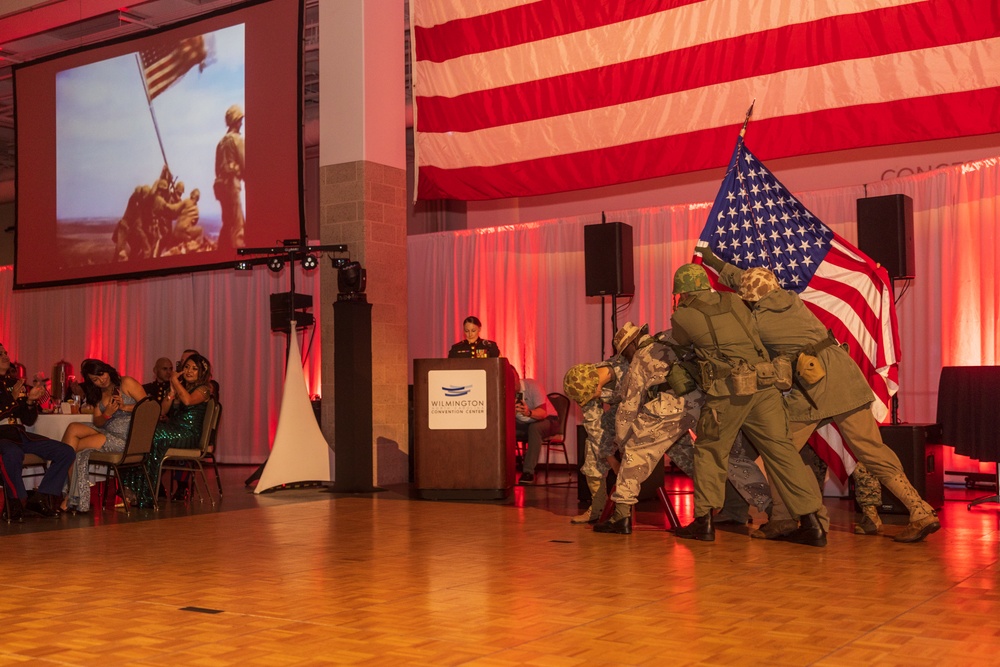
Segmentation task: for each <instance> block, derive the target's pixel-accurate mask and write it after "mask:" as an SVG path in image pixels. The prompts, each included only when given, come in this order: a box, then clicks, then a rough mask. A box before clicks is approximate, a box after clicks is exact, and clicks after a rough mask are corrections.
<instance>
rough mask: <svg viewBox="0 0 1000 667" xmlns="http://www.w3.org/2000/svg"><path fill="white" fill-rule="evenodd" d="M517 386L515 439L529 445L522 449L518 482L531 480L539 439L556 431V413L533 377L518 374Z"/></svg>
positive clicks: (539, 444) (530, 482)
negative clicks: (522, 459)
mask: <svg viewBox="0 0 1000 667" xmlns="http://www.w3.org/2000/svg"><path fill="white" fill-rule="evenodd" d="M516 374H517V372H516V371H515V375H516ZM517 386H518V391H517V398H516V400H515V402H514V418H515V422H514V425H515V427H516V433H517V439H518V440H519V441H520V442H527V443H528V449H527V451H525V453H524V472H523V473H521V479H520V480H518V484H534V483H535V466H537V465H538V455H539V454H541V452H542V440H544V439H545V438H547V437H548V436H549V435H551V434H552V433H553V432H554V431H555V429H556V426H557V422H558V417H557V416H556V411H555V409H554V408H553V407H552V404H551V403H549V399H548V397H547V396H546V394H545V391H544V390H543V389H542V387H541V386H540V385H539V384H538V383H537V382H536V381H535V380H533V379H531V378H518V385H517Z"/></svg>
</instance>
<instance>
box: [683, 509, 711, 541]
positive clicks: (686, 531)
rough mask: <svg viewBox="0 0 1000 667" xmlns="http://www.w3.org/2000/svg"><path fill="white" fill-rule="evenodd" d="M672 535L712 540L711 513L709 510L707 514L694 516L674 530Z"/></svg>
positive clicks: (687, 538) (689, 538)
mask: <svg viewBox="0 0 1000 667" xmlns="http://www.w3.org/2000/svg"><path fill="white" fill-rule="evenodd" d="M674 535H676V536H677V537H683V538H684V539H685V540H701V541H702V542H714V541H715V525H714V523H713V522H712V513H711V512H709V513H708V514H703V515H702V516H696V517H695V518H694V521H692V522H691V523H689V524H688V525H686V526H683V527H681V528H678V529H677V530H675V531H674Z"/></svg>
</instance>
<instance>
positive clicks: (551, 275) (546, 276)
mask: <svg viewBox="0 0 1000 667" xmlns="http://www.w3.org/2000/svg"><path fill="white" fill-rule="evenodd" d="M776 175H777V176H778V178H779V179H780V178H781V174H776ZM720 180H721V179H720ZM998 191H1000V166H998V160H996V159H992V160H985V161H981V162H977V163H972V164H968V165H963V166H959V167H952V168H948V169H943V170H939V171H934V172H929V173H925V174H919V175H916V176H913V177H908V178H901V179H897V180H891V181H883V182H880V183H878V184H875V185H869V186H867V195H868V196H879V195H886V194H896V193H901V194H906V195H909V196H910V197H912V198H913V202H914V236H915V238H914V245H915V249H916V279H915V280H914V281H912V284H911V285H910V287H909V289H908V290H907V291H906V292H905V293H903V290H902V288H903V285H904V283H902V282H897V283H896V293H897V298H898V299H899V300H898V303H897V306H898V313H897V314H898V318H899V327H900V335H901V347H902V355H901V359H902V362H901V364H900V385H901V389H900V392H899V399H900V400H899V403H900V418H901V420H903V421H907V422H912V423H921V422H928V423H932V422H935V421H936V411H937V383H938V377H939V375H940V370H941V367H942V366H950V365H957V366H961V365H971V366H979V365H984V366H988V365H995V364H997V363H998V351H1000V342H998V339H997V329H998V320H1000V289H998V287H997V277H996V269H997V264H998V260H1000V243H998V242H1000V238H998V232H997V228H998V222H1000V211H998V205H997V204H998V202H997V197H998ZM865 193H866V188H865V187H862V186H857V187H850V188H839V189H833V190H824V191H820V192H807V193H800V194H798V196H799V198H800V199H801V201H802V202H803V204H805V205H806V206H807V207H808V208H809V209H810V210H811V211H812V212H813V213H814V214H816V215H817V216H818V217H819V218H820V219H821V220H823V221H824V222H825V223H826V224H827V225H828V226H829V227H831V228H832V229H833V230H834V231H835V232H837V233H838V234H840V235H841V236H842V237H844V238H845V239H847V240H848V241H851V242H852V243H855V242H856V240H857V229H856V216H857V209H856V201H857V199H858V198H859V197H864V196H865ZM709 208H710V205H709V204H707V203H702V204H691V205H683V206H668V207H657V208H645V209H635V210H626V211H609V212H608V213H607V219H608V220H613V221H621V222H625V223H628V224H629V225H631V226H632V230H633V247H634V250H633V261H634V273H635V282H636V295H635V298H634V299H632V301H631V303H629V302H628V301H627V300H624V299H619V304H618V305H619V310H620V312H619V317H618V323H619V325H621V324H623V323H624V322H625V321H626V320H631V321H633V322H636V323H642V322H648V323H649V325H650V329H651V330H653V331H657V330H661V329H665V328H668V327H669V326H670V313H671V303H672V299H671V288H672V276H673V272H674V270H675V269H676V268H677V267H678V266H680V265H681V264H683V263H685V262H688V261H690V259H691V255H692V249H693V248H694V244H695V240H696V239H697V238H698V235H699V234H700V233H701V230H702V228H703V227H704V224H705V216H706V215H707V214H708V211H709ZM600 221H601V220H600V213H599V212H595V213H594V214H593V215H590V216H580V217H575V218H564V219H558V220H550V221H546V222H538V223H532V224H527V225H516V226H509V227H499V228H494V229H476V230H466V231H460V232H444V233H438V234H428V235H423V236H414V237H411V238H410V239H409V254H408V265H407V268H408V271H409V279H410V285H411V286H412V287H411V291H410V312H411V313H414V314H416V313H419V314H420V315H419V318H415V321H413V322H411V326H410V357H411V359H416V358H426V357H443V356H445V355H446V353H447V350H448V347H449V346H450V345H451V344H452V343H454V342H456V341H458V340H460V339H461V337H462V325H461V323H462V320H463V319H464V318H465V317H466V316H467V315H476V316H477V317H479V318H480V319H481V320H482V322H483V332H482V336H483V337H484V338H490V339H494V340H496V341H497V343H498V344H499V346H500V351H501V353H502V354H503V355H504V356H506V357H507V358H508V359H510V361H511V363H513V364H514V366H515V367H516V368H517V369H518V371H519V372H521V373H522V374H525V375H527V376H528V377H534V378H535V379H537V380H538V381H539V382H540V383H541V385H542V387H543V388H544V389H545V390H546V391H549V392H552V391H562V378H563V375H564V374H565V372H566V370H567V369H568V368H569V367H570V366H572V365H573V364H576V363H581V362H592V361H596V360H598V359H600V358H601V357H602V356H604V355H606V354H608V353H609V352H610V349H611V336H612V335H613V332H612V331H611V324H610V301H611V300H610V299H607V300H606V302H607V307H606V311H605V319H604V325H603V327H604V330H605V332H606V334H605V347H604V351H603V353H602V349H601V329H602V319H601V305H600V304H601V301H600V299H598V298H587V297H586V296H585V295H584V294H585V286H584V283H585V277H584V253H583V226H584V225H588V224H597V223H599V222H600ZM900 296H901V298H900ZM411 369H412V366H411ZM578 418H579V410H578V409H576V408H575V407H574V408H573V412H572V413H571V417H570V422H571V423H570V425H569V428H570V429H572V428H575V423H577V421H578ZM571 441H572V440H571Z"/></svg>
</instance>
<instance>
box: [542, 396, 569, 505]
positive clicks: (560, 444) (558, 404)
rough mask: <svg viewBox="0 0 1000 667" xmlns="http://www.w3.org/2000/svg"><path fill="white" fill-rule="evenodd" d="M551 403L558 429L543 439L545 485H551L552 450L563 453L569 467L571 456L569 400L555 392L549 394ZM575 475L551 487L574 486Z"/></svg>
mask: <svg viewBox="0 0 1000 667" xmlns="http://www.w3.org/2000/svg"><path fill="white" fill-rule="evenodd" d="M548 399H549V403H551V404H552V407H554V408H555V409H556V428H555V430H554V431H553V432H552V433H550V434H549V435H548V436H546V437H545V438H543V439H542V448H543V449H544V450H545V463H544V466H545V483H546V484H548V483H549V459H550V458H551V456H552V450H555V451H556V452H561V453H562V456H563V460H564V461H565V462H566V465H567V466H569V454H568V453H567V451H566V420H567V419H568V418H569V398H567V397H566V396H565V395H564V394H560V393H558V392H553V393H551V394H548ZM572 485H573V475H572V474H570V478H569V480H568V481H566V482H560V483H559V484H554V485H551V486H572Z"/></svg>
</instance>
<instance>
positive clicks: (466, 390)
mask: <svg viewBox="0 0 1000 667" xmlns="http://www.w3.org/2000/svg"><path fill="white" fill-rule="evenodd" d="M486 393H487V392H486V371H485V370H482V369H475V370H472V369H463V370H447V371H445V370H441V371H428V372H427V427H428V428H429V429H431V430H438V429H441V430H469V429H479V430H481V429H485V428H486V425H487V408H486Z"/></svg>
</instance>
